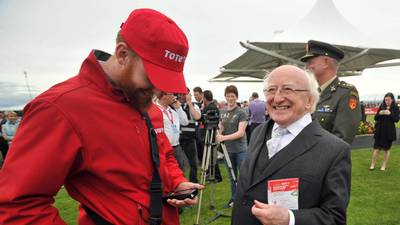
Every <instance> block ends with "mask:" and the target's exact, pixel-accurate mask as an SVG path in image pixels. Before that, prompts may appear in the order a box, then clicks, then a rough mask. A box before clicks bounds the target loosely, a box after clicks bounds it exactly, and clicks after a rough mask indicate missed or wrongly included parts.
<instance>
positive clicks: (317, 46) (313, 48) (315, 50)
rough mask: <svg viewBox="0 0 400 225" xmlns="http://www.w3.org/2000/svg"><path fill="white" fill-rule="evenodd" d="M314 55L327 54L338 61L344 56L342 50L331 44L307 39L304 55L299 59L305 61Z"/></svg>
mask: <svg viewBox="0 0 400 225" xmlns="http://www.w3.org/2000/svg"><path fill="white" fill-rule="evenodd" d="M316 56H328V57H331V58H334V59H336V60H337V61H340V60H342V59H343V57H344V52H343V51H342V50H341V49H339V48H337V47H335V46H333V45H331V44H328V43H325V42H321V41H314V40H309V41H308V43H307V45H306V55H305V56H303V57H301V59H300V60H301V61H302V62H307V60H309V59H310V58H312V57H316Z"/></svg>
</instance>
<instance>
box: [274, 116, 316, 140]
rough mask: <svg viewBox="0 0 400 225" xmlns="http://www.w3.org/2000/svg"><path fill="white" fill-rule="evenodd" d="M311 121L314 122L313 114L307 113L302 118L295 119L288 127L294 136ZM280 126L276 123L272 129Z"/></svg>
mask: <svg viewBox="0 0 400 225" xmlns="http://www.w3.org/2000/svg"><path fill="white" fill-rule="evenodd" d="M311 122H312V119H311V114H310V113H306V114H304V116H302V117H301V118H300V119H298V120H297V121H295V122H294V123H292V124H290V125H289V126H288V127H286V129H287V130H288V131H289V132H290V133H291V134H293V135H294V136H297V135H298V134H299V133H300V132H301V131H302V130H303V129H304V128H305V127H306V126H307V125H308V124H310V123H311ZM278 127H279V124H277V123H274V126H273V128H272V130H275V129H277V128H278Z"/></svg>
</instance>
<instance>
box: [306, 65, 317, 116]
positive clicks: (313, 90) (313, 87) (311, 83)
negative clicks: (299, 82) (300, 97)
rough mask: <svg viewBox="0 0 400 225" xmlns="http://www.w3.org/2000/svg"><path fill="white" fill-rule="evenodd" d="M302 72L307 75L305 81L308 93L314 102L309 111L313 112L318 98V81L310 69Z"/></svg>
mask: <svg viewBox="0 0 400 225" xmlns="http://www.w3.org/2000/svg"><path fill="white" fill-rule="evenodd" d="M304 73H305V75H306V77H307V81H308V82H307V83H308V89H309V90H310V95H311V97H312V98H313V100H314V102H313V104H312V106H311V109H310V112H311V113H314V112H315V109H316V108H317V103H318V100H319V91H318V87H319V85H318V82H317V79H316V78H315V75H314V73H313V72H312V71H310V70H304Z"/></svg>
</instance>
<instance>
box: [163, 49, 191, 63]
mask: <svg viewBox="0 0 400 225" xmlns="http://www.w3.org/2000/svg"><path fill="white" fill-rule="evenodd" d="M164 57H165V58H168V59H171V60H174V61H175V62H184V61H185V59H186V56H181V55H179V54H178V53H173V52H171V51H168V50H167V49H165V55H164Z"/></svg>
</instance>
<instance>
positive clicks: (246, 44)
mask: <svg viewBox="0 0 400 225" xmlns="http://www.w3.org/2000/svg"><path fill="white" fill-rule="evenodd" d="M240 45H242V46H243V47H244V48H246V49H249V50H252V51H255V52H259V53H261V54H265V55H269V56H272V57H275V58H278V59H282V60H285V61H288V62H291V63H294V64H296V65H300V66H304V65H305V64H304V63H303V62H302V61H300V60H296V59H292V58H289V57H286V56H284V55H280V54H278V53H276V52H274V51H269V50H267V49H264V48H260V47H258V46H255V45H253V44H250V42H249V41H247V42H242V41H241V42H240Z"/></svg>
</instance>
